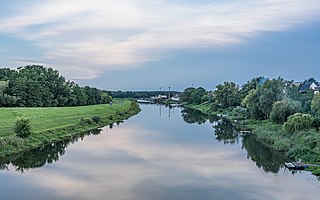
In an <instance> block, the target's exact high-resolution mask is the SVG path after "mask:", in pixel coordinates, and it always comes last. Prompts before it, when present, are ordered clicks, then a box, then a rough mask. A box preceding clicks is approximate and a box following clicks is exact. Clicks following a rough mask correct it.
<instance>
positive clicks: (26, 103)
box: [0, 65, 140, 157]
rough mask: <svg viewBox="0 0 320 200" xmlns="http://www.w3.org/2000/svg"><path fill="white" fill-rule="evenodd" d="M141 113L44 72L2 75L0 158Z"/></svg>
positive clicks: (19, 71)
mask: <svg viewBox="0 0 320 200" xmlns="http://www.w3.org/2000/svg"><path fill="white" fill-rule="evenodd" d="M139 111H140V108H139V105H138V104H137V103H136V102H135V101H131V100H128V99H122V100H120V99H113V100H112V97H111V96H110V95H109V93H108V92H107V91H105V90H100V89H97V88H93V87H89V86H85V87H80V86H79V85H77V84H76V83H74V82H71V81H66V79H65V78H64V77H63V76H60V75H59V72H58V71H56V70H53V69H51V68H49V69H48V68H44V67H42V66H35V65H33V66H26V67H21V68H18V69H17V70H11V69H7V68H1V69H0V113H1V117H0V125H1V126H0V157H1V156H7V155H11V154H15V153H19V152H22V151H26V150H31V149H34V148H37V147H40V146H43V145H46V144H51V143H53V142H57V141H62V140H65V139H70V138H72V137H74V136H76V135H77V134H81V133H83V132H87V131H90V130H92V129H95V128H99V127H103V126H106V125H110V124H113V123H116V122H120V121H122V120H125V119H127V118H129V117H130V116H132V115H135V114H137V113H138V112H139Z"/></svg>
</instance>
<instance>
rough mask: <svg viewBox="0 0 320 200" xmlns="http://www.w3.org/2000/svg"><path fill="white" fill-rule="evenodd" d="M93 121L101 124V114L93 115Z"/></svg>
mask: <svg viewBox="0 0 320 200" xmlns="http://www.w3.org/2000/svg"><path fill="white" fill-rule="evenodd" d="M91 119H92V121H94V122H95V123H96V124H99V122H100V121H101V118H100V117H99V116H96V115H95V116H92V117H91Z"/></svg>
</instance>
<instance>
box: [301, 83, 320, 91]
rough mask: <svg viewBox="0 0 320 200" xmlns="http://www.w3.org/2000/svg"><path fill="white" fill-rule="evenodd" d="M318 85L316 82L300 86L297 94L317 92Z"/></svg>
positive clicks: (319, 85)
mask: <svg viewBox="0 0 320 200" xmlns="http://www.w3.org/2000/svg"><path fill="white" fill-rule="evenodd" d="M319 87H320V84H319V83H318V82H311V83H303V84H301V85H300V89H299V92H300V93H306V92H308V91H309V90H311V91H314V93H315V94H316V93H318V92H319Z"/></svg>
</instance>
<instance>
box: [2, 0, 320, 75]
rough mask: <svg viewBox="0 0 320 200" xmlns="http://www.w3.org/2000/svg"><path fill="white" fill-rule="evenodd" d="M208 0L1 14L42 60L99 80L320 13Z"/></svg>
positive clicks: (99, 0) (289, 0)
mask: <svg viewBox="0 0 320 200" xmlns="http://www.w3.org/2000/svg"><path fill="white" fill-rule="evenodd" d="M201 2H202V3H186V2H182V1H176V2H175V1H168V0H167V1H160V0H156V1H147V0H134V1H133V0H122V1H115V0H109V1H103V0H90V1H81V3H80V2H79V1H77V0H69V1H63V0H56V1H41V2H39V1H34V2H33V3H30V4H28V3H24V4H22V6H17V7H14V8H11V11H12V12H11V13H13V14H12V15H6V16H3V17H2V18H1V19H0V34H5V35H9V36H11V37H15V38H18V39H21V40H25V41H29V42H32V43H33V44H35V45H37V46H38V47H39V49H40V50H41V52H42V55H41V57H42V60H43V61H42V63H48V65H58V66H64V68H60V69H61V70H62V71H64V72H65V73H67V74H68V75H69V77H71V78H77V79H79V78H80V79H93V78H96V77H97V76H98V75H99V73H100V72H103V71H106V70H110V69H128V68H133V67H137V66H139V65H140V64H142V63H145V62H150V61H157V60H160V59H161V58H163V57H165V56H167V55H168V54H169V53H170V52H171V51H172V50H174V49H182V48H203V47H212V46H214V47H220V46H225V45H234V44H239V43H243V42H246V41H247V39H246V38H250V37H252V36H254V35H256V34H259V33H261V32H269V31H283V30H287V29H290V28H294V27H296V26H298V25H300V24H303V23H306V22H311V21H313V20H316V19H318V18H319V14H318V13H320V12H319V11H320V2H319V1H318V0H305V1H299V0H278V1H274V0H260V1H245V0H243V1H234V2H233V1H225V2H221V3H218V2H215V3H206V2H203V1H201ZM23 59H29V60H30V59H31V60H39V58H23Z"/></svg>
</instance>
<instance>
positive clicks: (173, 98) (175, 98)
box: [170, 94, 180, 101]
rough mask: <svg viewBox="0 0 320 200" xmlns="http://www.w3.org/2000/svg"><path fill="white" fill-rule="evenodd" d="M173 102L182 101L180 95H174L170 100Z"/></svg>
mask: <svg viewBox="0 0 320 200" xmlns="http://www.w3.org/2000/svg"><path fill="white" fill-rule="evenodd" d="M170 99H171V100H172V101H180V97H179V95H177V94H176V95H174V96H173V97H171V98H170Z"/></svg>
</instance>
